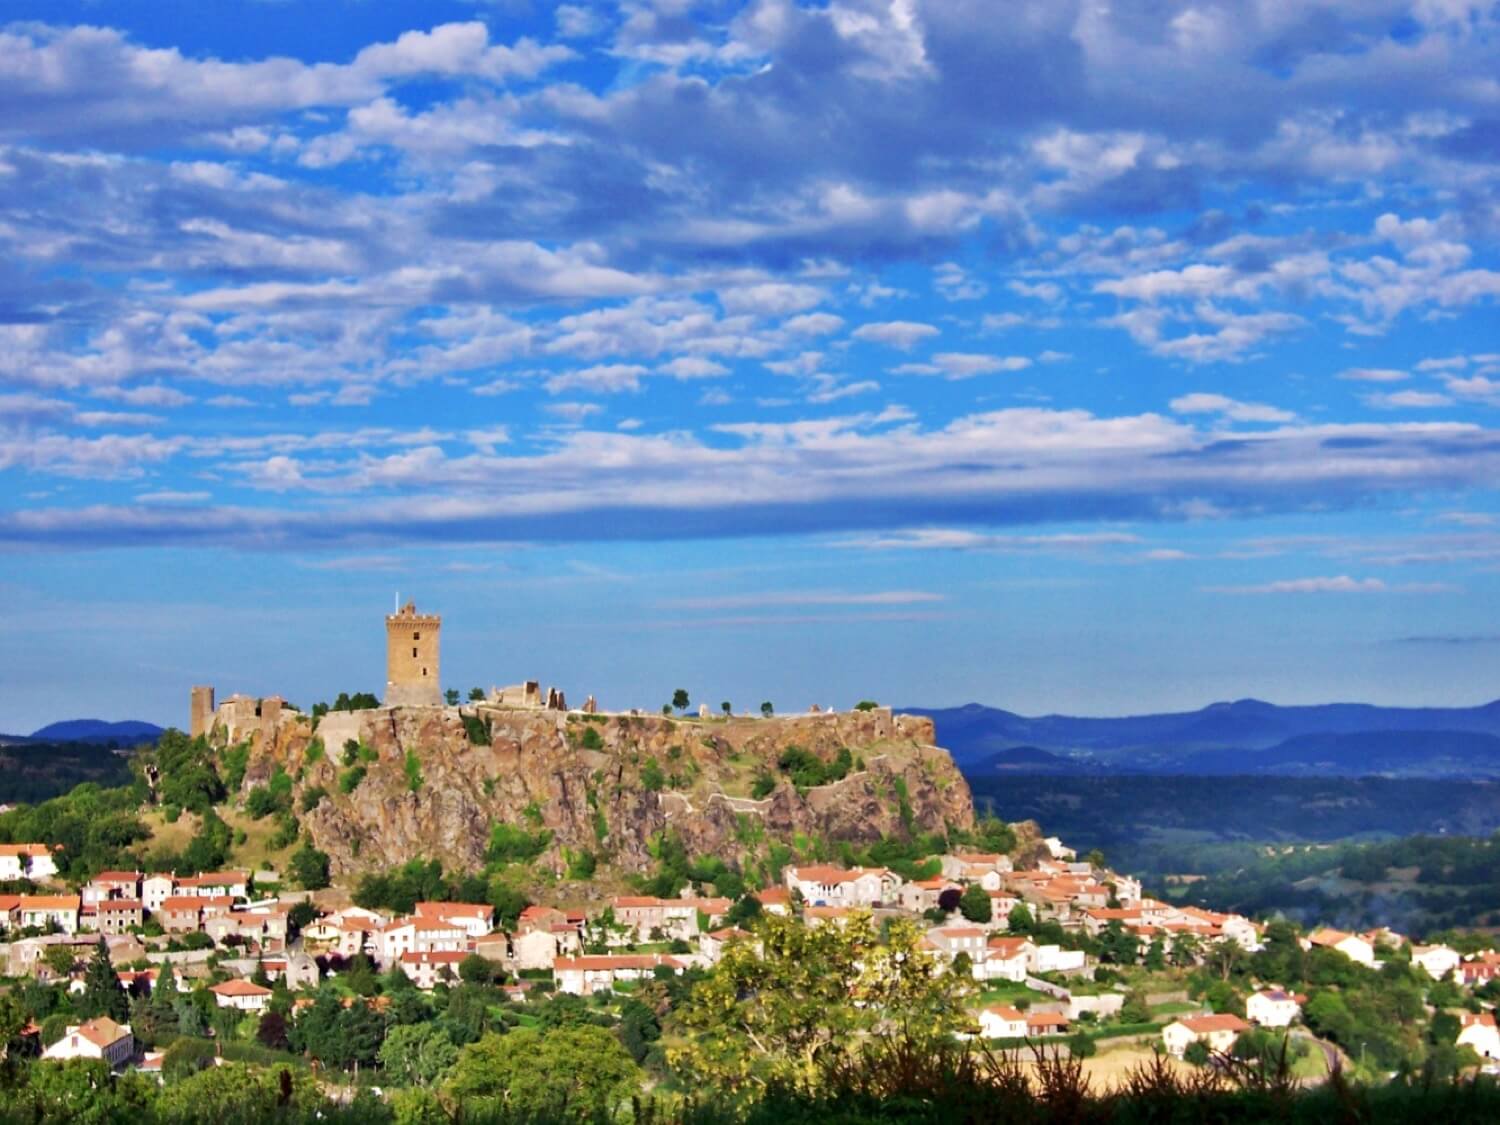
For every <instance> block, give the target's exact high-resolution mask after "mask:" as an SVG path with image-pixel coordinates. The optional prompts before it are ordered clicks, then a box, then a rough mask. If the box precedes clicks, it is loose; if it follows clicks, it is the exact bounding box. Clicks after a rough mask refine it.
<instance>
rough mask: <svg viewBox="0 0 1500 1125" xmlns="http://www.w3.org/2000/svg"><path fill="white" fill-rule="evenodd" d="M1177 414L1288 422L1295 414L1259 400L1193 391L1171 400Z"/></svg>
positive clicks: (1236, 419) (1238, 420) (1243, 420)
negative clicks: (1237, 398) (1253, 400)
mask: <svg viewBox="0 0 1500 1125" xmlns="http://www.w3.org/2000/svg"><path fill="white" fill-rule="evenodd" d="M1171 407H1172V409H1173V410H1174V411H1175V412H1176V413H1178V414H1218V415H1222V416H1223V417H1225V418H1228V419H1229V420H1230V421H1233V422H1290V421H1293V420H1294V419H1295V418H1296V417H1297V416H1296V415H1295V414H1293V413H1292V412H1291V411H1289V410H1282V409H1280V408H1278V407H1275V406H1267V405H1266V404H1265V403H1260V402H1239V401H1237V400H1236V399H1232V398H1227V397H1225V396H1224V395H1216V394H1207V393H1202V392H1199V393H1195V394H1188V395H1180V396H1179V397H1177V398H1174V399H1173V400H1172V402H1171Z"/></svg>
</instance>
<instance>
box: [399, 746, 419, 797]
mask: <svg viewBox="0 0 1500 1125" xmlns="http://www.w3.org/2000/svg"><path fill="white" fill-rule="evenodd" d="M403 768H404V769H405V770H406V788H407V789H409V790H410V791H411V792H413V793H416V792H417V791H419V790H420V789H421V788H422V759H421V758H419V757H417V752H416V751H415V750H408V751H407V752H406V761H405V763H404V764H403Z"/></svg>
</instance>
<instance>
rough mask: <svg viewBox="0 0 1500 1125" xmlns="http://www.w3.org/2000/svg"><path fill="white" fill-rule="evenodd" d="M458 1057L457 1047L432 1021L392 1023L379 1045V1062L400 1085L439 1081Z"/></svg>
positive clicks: (428, 1083)
mask: <svg viewBox="0 0 1500 1125" xmlns="http://www.w3.org/2000/svg"><path fill="white" fill-rule="evenodd" d="M457 1061H458V1048H457V1047H455V1046H454V1045H453V1041H452V1040H451V1039H449V1038H448V1036H447V1035H445V1034H443V1032H442V1030H441V1029H440V1028H438V1027H436V1026H434V1025H432V1024H421V1023H419V1024H408V1025H405V1026H401V1027H393V1028H391V1030H390V1033H389V1034H388V1035H387V1036H386V1037H385V1042H384V1043H382V1044H381V1045H380V1065H381V1066H382V1067H384V1068H385V1072H386V1074H387V1075H389V1076H390V1077H391V1079H392V1080H393V1081H395V1082H399V1083H400V1084H402V1085H403V1086H432V1085H436V1084H438V1083H440V1082H441V1081H442V1080H443V1079H444V1078H445V1077H446V1076H447V1074H448V1072H449V1071H450V1070H452V1069H453V1064H454V1063H456V1062H457Z"/></svg>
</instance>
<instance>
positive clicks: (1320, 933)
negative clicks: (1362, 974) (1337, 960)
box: [1306, 926, 1375, 968]
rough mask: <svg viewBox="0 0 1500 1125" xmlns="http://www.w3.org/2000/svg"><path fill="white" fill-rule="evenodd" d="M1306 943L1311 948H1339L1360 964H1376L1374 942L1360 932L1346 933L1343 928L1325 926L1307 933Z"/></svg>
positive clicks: (1371, 966)
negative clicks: (1335, 928) (1336, 928)
mask: <svg viewBox="0 0 1500 1125" xmlns="http://www.w3.org/2000/svg"><path fill="white" fill-rule="evenodd" d="M1306 944H1307V948H1309V949H1337V950H1338V951H1339V952H1340V953H1342V954H1343V955H1344V956H1345V957H1347V958H1349V960H1351V961H1354V962H1356V963H1357V964H1360V965H1365V966H1367V967H1370V968H1373V967H1374V965H1375V946H1374V943H1372V942H1371V941H1369V940H1368V939H1366V938H1364V937H1361V936H1360V935H1359V934H1346V933H1344V931H1343V930H1334V929H1330V928H1329V927H1327V926H1323V927H1321V928H1319V929H1316V930H1314V931H1313V932H1312V933H1310V934H1308V935H1307V943H1306Z"/></svg>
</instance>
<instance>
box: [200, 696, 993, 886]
mask: <svg viewBox="0 0 1500 1125" xmlns="http://www.w3.org/2000/svg"><path fill="white" fill-rule="evenodd" d="M211 737H212V739H213V740H214V741H215V742H217V743H218V744H219V745H230V744H234V743H240V742H245V741H248V742H249V743H250V747H251V752H250V759H249V766H248V768H247V770H246V773H245V779H244V783H243V791H244V792H246V793H248V792H249V790H250V789H252V788H253V787H254V786H256V785H260V784H264V783H265V782H266V781H267V780H268V779H269V778H270V777H271V776H272V775H273V774H274V773H275V772H276V770H277V769H278V768H280V769H282V770H284V771H285V772H286V773H287V774H289V775H291V776H292V777H293V778H294V779H295V800H296V802H297V803H296V807H297V808H299V809H300V808H301V807H302V804H303V801H302V795H303V793H304V792H306V791H307V790H308V789H309V788H311V787H314V786H317V787H321V788H322V789H323V790H324V791H325V792H326V795H325V796H323V797H322V799H321V800H319V801H318V802H317V803H316V805H314V806H313V807H311V808H310V809H308V810H307V811H306V812H303V813H302V814H301V817H300V819H301V822H302V826H303V829H304V830H305V831H306V833H307V834H308V836H309V837H310V838H311V840H312V842H313V844H314V845H315V846H316V847H318V848H320V849H321V850H323V851H325V852H327V853H328V855H329V856H330V857H331V860H332V864H333V870H334V872H335V874H336V875H344V876H347V875H350V874H355V873H359V872H362V871H367V870H380V869H384V868H388V867H391V866H394V865H397V864H400V863H403V862H405V861H406V860H409V859H413V858H424V859H440V860H442V861H443V863H444V865H445V866H446V867H448V868H449V869H451V870H472V869H475V868H478V867H481V866H482V865H483V864H484V862H485V858H486V850H487V848H488V847H489V844H490V841H491V835H492V829H493V826H494V825H496V824H506V825H509V826H511V827H513V828H516V829H519V830H524V831H525V832H528V833H531V834H532V836H533V838H535V839H538V840H541V839H543V838H545V840H546V842H545V848H544V850H543V851H542V853H541V855H540V856H539V857H538V859H537V863H538V864H539V865H540V866H543V867H550V868H551V869H552V870H553V871H556V872H561V871H562V870H564V868H565V867H566V865H567V857H568V855H569V854H574V855H576V854H577V853H580V852H583V851H589V852H592V853H594V854H595V855H596V856H597V857H598V858H599V859H600V860H601V861H607V862H608V863H610V864H612V865H614V867H615V869H616V870H618V871H620V872H624V873H634V872H643V871H647V870H650V869H651V868H652V867H653V866H654V865H655V859H654V858H653V856H652V852H651V849H652V846H653V844H654V842H655V841H657V840H658V839H659V838H660V837H661V835H662V834H663V833H664V832H667V831H668V830H673V831H675V832H676V833H677V834H678V835H679V836H680V837H681V838H682V841H683V843H684V845H685V846H686V848H687V850H688V853H689V854H691V855H715V856H719V857H721V858H723V859H725V860H733V861H735V862H737V863H739V864H740V865H742V866H743V867H747V868H748V867H751V866H754V865H755V864H757V863H761V862H764V861H765V859H766V857H767V856H768V854H769V849H770V848H771V847H772V846H773V845H775V844H783V845H784V844H787V843H795V844H796V845H797V847H798V849H799V851H803V852H807V851H809V850H813V851H816V850H818V849H819V848H827V847H828V846H829V845H831V844H832V843H834V842H837V841H844V840H847V841H852V842H856V843H870V842H874V841H877V840H879V839H881V838H882V837H896V838H904V837H908V836H910V835H912V834H914V833H925V832H943V831H945V830H947V829H950V828H969V827H972V825H973V821H974V808H973V802H972V798H971V796H970V793H969V788H968V785H967V784H966V783H965V781H964V779H963V777H962V775H960V773H959V772H958V769H957V768H956V767H955V766H954V764H953V761H952V759H951V758H950V757H949V755H948V753H947V752H946V751H945V750H942V749H940V748H938V747H937V746H935V745H934V732H933V727H932V724H931V722H930V721H929V720H927V719H925V718H919V717H915V716H906V715H893V714H892V713H891V712H890V711H889V710H888V709H885V708H876V709H874V710H867V711H851V712H825V713H821V714H806V715H795V716H786V717H776V718H771V719H762V718H748V717H734V718H727V719H708V720H703V719H691V720H689V719H671V718H666V717H663V716H650V715H588V714H582V713H577V712H575V713H563V712H555V711H553V712H548V711H535V710H510V709H505V708H500V707H495V706H490V705H485V704H479V705H477V706H473V707H467V706H466V707H463V708H457V707H448V708H442V707H396V708H379V709H375V710H369V711H356V712H341V713H337V714H333V715H329V716H326V717H325V718H324V719H323V720H322V721H321V722H320V724H319V726H318V729H317V730H315V729H314V726H313V724H312V722H311V720H309V719H307V718H305V717H303V716H300V715H297V714H295V713H286V714H284V715H283V716H282V717H281V718H280V719H279V721H278V722H276V724H275V725H274V727H273V726H268V725H267V724H265V723H264V722H257V723H256V724H255V725H254V726H253V727H250V726H247V727H246V728H245V729H236V728H234V727H232V726H226V725H224V724H222V723H221V724H220V725H218V726H216V727H215V728H214V730H213V732H212V735H211ZM794 746H795V747H801V748H802V749H803V750H805V751H807V752H808V753H810V754H811V755H813V756H815V757H816V758H818V759H819V760H820V761H821V762H824V763H833V762H835V761H836V760H837V759H838V757H839V754H840V751H842V750H844V749H847V750H848V751H849V755H848V756H847V758H848V761H849V762H850V765H849V769H848V773H847V775H846V776H845V777H843V778H842V780H839V781H836V782H833V783H831V784H823V785H816V786H812V787H807V788H803V789H799V788H798V787H797V786H796V785H794V784H793V781H792V779H791V778H790V777H788V776H787V774H786V773H785V772H783V771H781V770H779V769H778V767H777V762H778V759H779V758H780V757H781V756H782V755H783V753H784V752H785V751H786V750H787V749H788V748H789V747H794ZM346 759H347V760H346ZM359 770H363V774H362V776H361V775H360V774H359V773H358V772H357V771H359ZM351 781H357V784H352V785H351V784H350V782H351ZM757 781H758V782H759V788H758V789H757ZM341 782H342V784H341ZM772 783H774V786H773V787H771V788H770V791H769V792H768V793H765V794H764V795H763V796H761V797H760V798H759V799H756V798H754V797H752V795H751V794H752V792H757V791H762V790H764V789H765V788H766V787H767V786H770V785H772ZM544 834H550V835H546V836H544Z"/></svg>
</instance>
